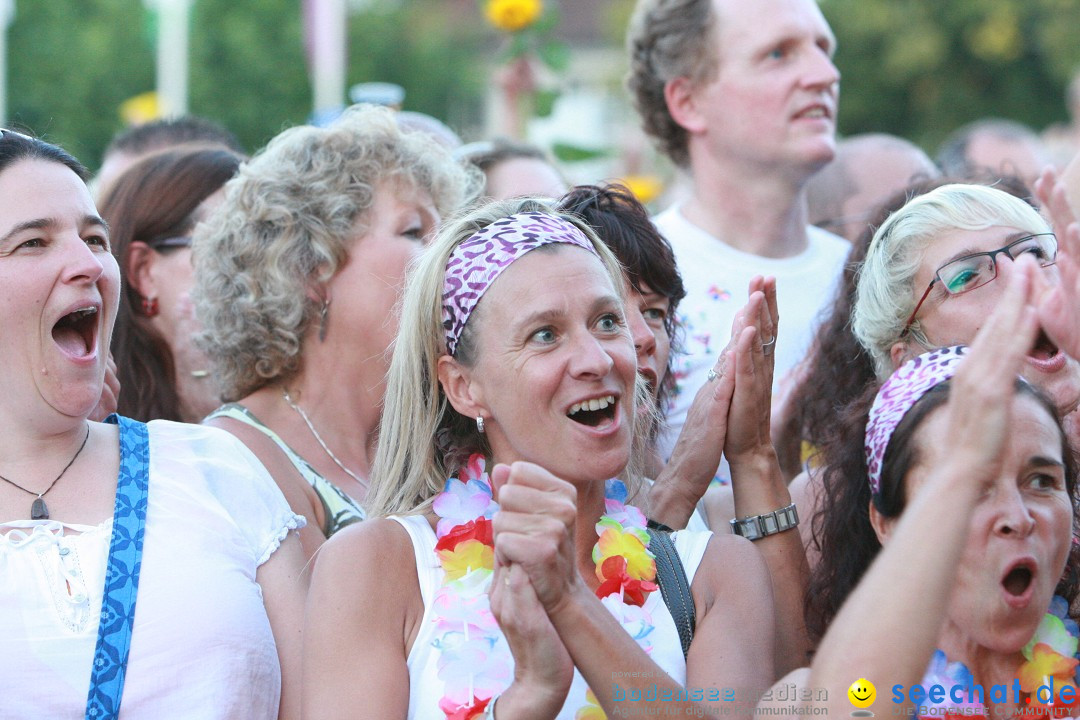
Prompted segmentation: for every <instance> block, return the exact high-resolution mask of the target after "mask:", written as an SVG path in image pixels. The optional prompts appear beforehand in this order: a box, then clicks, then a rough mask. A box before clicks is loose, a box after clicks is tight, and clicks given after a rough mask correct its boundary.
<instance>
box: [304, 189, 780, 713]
mask: <svg viewBox="0 0 1080 720" xmlns="http://www.w3.org/2000/svg"><path fill="white" fill-rule="evenodd" d="M622 288H623V282H622V274H621V269H620V267H619V265H618V264H617V263H616V262H615V260H614V259H613V256H612V255H611V253H610V251H609V250H608V249H607V248H606V246H604V244H603V243H601V242H600V241H599V240H598V239H597V238H596V237H595V236H594V235H593V233H592V231H591V230H589V229H588V228H587V227H586V226H584V225H583V224H582V223H581V222H580V221H578V220H577V219H575V218H573V217H572V216H567V215H564V214H561V213H558V212H555V211H552V210H550V209H549V208H548V207H547V206H546V205H545V204H542V203H539V202H537V201H533V200H527V199H526V200H517V201H509V202H507V203H501V204H493V205H490V206H487V207H484V208H481V209H479V210H476V211H474V212H473V213H471V214H469V215H466V216H464V217H463V218H461V219H459V220H458V221H456V222H454V223H452V224H450V225H448V226H447V227H445V228H444V229H443V231H442V232H441V233H440V235H439V236H438V238H437V239H436V240H435V241H434V243H433V244H432V246H431V247H430V248H429V249H428V250H427V252H426V253H425V255H424V256H423V258H422V260H421V262H420V264H419V266H418V267H417V269H416V271H415V273H414V274H413V275H412V276H411V280H410V285H409V288H408V290H407V291H406V295H405V301H404V307H403V313H402V318H403V321H402V327H401V330H400V332H399V334H398V339H397V342H396V345H395V350H394V357H393V361H392V363H391V369H390V376H389V380H388V386H387V402H386V410H385V412H384V415H383V423H382V433H381V435H380V439H379V450H378V454H377V459H376V465H375V472H374V475H373V488H372V495H371V505H370V507H371V512H372V515H374V516H377V517H378V518H379V519H375V520H369V521H368V522H365V523H363V524H361V525H358V526H356V527H353V528H348V529H346V530H345V531H343V532H341V533H339V534H338V535H337V536H335V537H334V538H332V539H331V540H330V541H329V542H328V543H327V544H326V545H325V546H324V547H323V548H322V550H321V552H320V553H319V557H318V561H317V564H316V568H315V572H314V577H313V582H314V587H313V591H312V595H311V602H312V603H313V604H315V605H316V606H317V607H319V608H320V609H321V610H320V612H319V613H313V614H311V615H309V618H308V624H307V626H306V635H305V662H306V670H305V678H306V679H307V680H306V688H305V696H304V708H305V712H306V713H307V714H310V715H311V716H312V717H320V718H336V717H340V718H345V717H355V716H357V714H363V715H365V716H369V717H380V718H382V717H395V718H402V717H407V718H411V719H417V720H419V719H428V718H432V719H438V720H443V719H444V718H447V717H454V718H481V717H498V718H502V719H503V720H505V719H506V718H515V719H524V720H528V719H529V718H547V719H548V720H550V719H551V718H561V719H567V718H575V717H597V718H598V717H603V714H604V713H606V714H607V715H608V716H613V715H615V714H617V713H619V712H620V711H621V709H622V708H629V707H631V705H630V704H628V703H630V702H631V701H632V700H636V699H639V698H648V699H642V700H641V701H640V702H637V701H635V702H633V703H632V706H633V707H634V708H645V707H648V708H651V709H652V710H653V711H654V712H659V711H661V709H667V708H674V709H678V710H679V711H681V712H687V713H690V712H702V711H704V709H703V708H702V707H701V705H702V704H709V703H712V704H714V705H715V704H718V703H719V701H720V700H719V697H717V698H716V699H715V700H714V699H713V698H712V697H710V696H708V695H707V694H706V691H707V689H710V688H712V689H715V688H720V687H738V688H744V689H746V691H747V692H750V693H754V692H757V691H759V690H760V689H761V688H763V687H765V685H767V684H768V683H769V682H770V680H771V678H772V667H773V660H772V642H773V610H772V602H771V593H770V587H769V579H768V574H767V569H766V567H765V564H764V562H763V561H762V559H761V558H760V557H759V556H758V554H757V552H756V550H755V549H754V548H753V546H752V545H751V544H750V543H749V542H747V541H746V540H744V539H742V538H738V537H734V536H729V535H727V536H712V535H711V534H710V533H708V532H700V533H695V532H691V531H681V532H678V533H675V534H674V535H672V536H671V537H670V540H671V541H672V544H673V546H674V548H673V550H672V552H671V554H672V555H674V556H676V557H677V559H678V561H679V562H680V563H681V564H682V567H683V570H684V572H685V578H686V581H687V584H688V589H689V592H690V594H692V596H693V601H694V602H693V606H694V608H695V610H694V617H693V622H694V623H696V631H695V632H694V633H693V635H692V639H689V638H687V641H688V644H687V645H686V647H685V650H684V647H683V646H682V641H683V638H682V636H680V631H679V628H678V627H676V620H675V619H674V618H675V616H676V615H678V616H680V617H681V613H680V612H679V611H678V610H672V609H670V608H669V607H668V606H667V605H666V604H665V602H664V599H663V597H662V595H663V594H665V593H666V592H667V591H666V590H663V591H661V590H660V589H658V587H657V584H656V581H657V580H658V567H659V562H660V561H659V560H658V558H660V557H661V555H662V552H663V551H661V550H660V546H659V545H656V544H654V542H653V538H652V537H650V533H649V532H648V530H647V528H646V519H645V517H644V516H643V515H642V513H641V512H640V511H638V510H637V509H636V508H634V507H633V503H634V502H635V500H636V498H637V494H636V492H635V491H636V490H637V489H638V488H637V487H634V485H635V483H634V482H631V483H630V485H631V487H630V488H629V489H628V488H627V486H626V485H624V484H622V483H621V482H618V481H613V482H609V480H610V479H611V478H614V477H617V476H619V475H620V474H621V473H623V472H624V470H626V468H627V466H628V463H629V462H630V459H631V441H632V438H633V435H634V427H633V423H634V421H635V419H636V416H637V413H636V412H635V385H636V363H635V350H634V346H633V344H632V341H631V339H630V336H629V333H628V331H627V329H626V322H625V319H624V313H625V307H624V303H625V299H624V297H623V295H622V293H623V290H622ZM751 335H752V334H751ZM752 345H753V343H751V342H749V341H747V342H745V343H742V344H741V346H740V348H739V351H738V352H739V355H738V359H739V361H740V362H747V363H752V362H754V358H753V350H752ZM631 474H632V473H631ZM665 537H667V536H665ZM658 542H662V541H658ZM388 557H393V558H402V559H403V560H402V561H400V562H393V563H387V562H386V560H385V558H388ZM664 557H670V556H667V555H665V556H664ZM686 687H689V688H697V689H699V692H696V693H693V694H692V695H687V694H686V693H685V692H682V691H683V688H686ZM680 693H682V694H680ZM691 697H692V698H693V699H688V698H691Z"/></svg>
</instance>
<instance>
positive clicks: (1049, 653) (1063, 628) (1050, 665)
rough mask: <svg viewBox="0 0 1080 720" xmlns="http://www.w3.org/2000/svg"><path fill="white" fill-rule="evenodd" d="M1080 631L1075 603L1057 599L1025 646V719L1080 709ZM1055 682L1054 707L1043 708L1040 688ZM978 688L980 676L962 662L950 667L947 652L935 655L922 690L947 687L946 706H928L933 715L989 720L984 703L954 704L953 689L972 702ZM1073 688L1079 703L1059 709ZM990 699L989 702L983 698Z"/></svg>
mask: <svg viewBox="0 0 1080 720" xmlns="http://www.w3.org/2000/svg"><path fill="white" fill-rule="evenodd" d="M1078 636H1080V631H1078V628H1077V625H1076V623H1075V622H1074V621H1073V620H1072V619H1070V618H1069V604H1068V602H1067V601H1066V600H1065V598H1063V597H1060V596H1054V599H1053V600H1052V601H1051V602H1050V607H1049V611H1048V612H1047V613H1046V615H1044V616H1043V619H1042V621H1041V622H1040V623H1039V627H1038V628H1037V629H1036V630H1035V634H1034V635H1033V636H1032V638H1031V640H1029V641H1028V644H1027V645H1025V646H1024V649H1023V651H1022V652H1023V655H1024V662H1023V663H1022V664H1021V665H1020V668H1019V670H1018V671H1017V673H1016V678H1017V680H1019V681H1020V691H1021V692H1022V693H1024V695H1025V699H1024V702H1025V703H1028V704H1030V705H1031V707H1028V708H1024V711H1023V712H1022V715H1023V716H1025V717H1032V716H1034V717H1063V716H1066V715H1068V714H1069V709H1070V708H1073V707H1076V705H1077V704H1080V690H1078V689H1077V684H1078V682H1077V681H1078V678H1077V670H1078V668H1077V665H1078V664H1080V660H1078V659H1077V643H1078ZM1051 682H1052V683H1053V688H1054V693H1053V697H1052V698H1051V703H1049V704H1047V703H1042V702H1041V701H1040V700H1038V699H1037V692H1038V690H1039V687H1040V686H1043V685H1046V686H1050V684H1051ZM974 684H975V677H974V676H973V675H972V674H971V671H970V670H968V669H967V667H966V666H965V665H964V664H963V663H962V662H951V663H950V662H948V660H947V659H946V657H945V653H943V652H942V651H941V650H937V651H935V652H934V656H933V658H932V659H931V660H930V667H929V668H927V670H926V675H925V676H924V677H923V680H922V686H923V687H924V688H930V687H932V686H934V685H940V686H941V687H943V688H945V699H944V701H943V702H940V703H933V702H930V701H929V700H927V701H924V702H923V703H922V705H923V706H925V707H927V708H933V710H932V711H931V712H930V714H929V716H932V717H934V718H947V719H949V720H960V718H970V717H972V716H976V717H979V716H981V717H987V716H988V715H989V713H988V712H987V709H986V707H985V706H984V705H983V704H982V703H979V702H966V701H965V702H955V701H954V700H952V699H951V689H952V688H954V687H959V688H961V691H960V692H958V693H957V695H958V696H959V697H962V698H965V699H966V698H967V695H968V691H967V689H968V688H970V687H972V686H973V685H974ZM1066 686H1072V688H1073V697H1075V698H1077V700H1075V701H1073V702H1072V703H1070V704H1069V705H1060V704H1057V705H1055V704H1054V702H1053V701H1054V700H1055V699H1057V698H1058V697H1059V693H1060V692H1061V688H1062V687H1066ZM983 699H984V700H985V697H984V698H983Z"/></svg>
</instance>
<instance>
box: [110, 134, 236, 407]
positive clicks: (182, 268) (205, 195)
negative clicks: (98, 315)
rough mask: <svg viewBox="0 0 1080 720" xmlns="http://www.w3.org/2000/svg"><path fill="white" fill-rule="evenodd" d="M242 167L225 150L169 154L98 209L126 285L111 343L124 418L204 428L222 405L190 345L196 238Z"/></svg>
mask: <svg viewBox="0 0 1080 720" xmlns="http://www.w3.org/2000/svg"><path fill="white" fill-rule="evenodd" d="M242 160H243V158H242V157H241V156H239V155H237V154H236V153H235V152H233V151H231V150H229V149H227V148H225V147H218V146H189V147H187V148H183V147H182V148H178V149H175V150H166V151H163V152H160V153H157V154H154V155H151V156H149V157H147V158H145V159H143V160H141V161H139V162H138V163H137V164H135V165H134V166H132V167H131V168H129V169H128V170H126V171H125V172H124V174H123V175H121V176H120V177H119V178H118V179H117V180H116V182H115V183H114V184H113V185H112V186H111V188H110V190H109V193H108V195H107V196H106V197H105V198H104V200H103V201H102V203H101V215H102V217H103V218H105V220H106V222H108V223H109V228H110V231H111V233H112V240H113V251H114V253H115V255H116V258H117V260H118V262H119V263H120V272H121V275H122V279H123V286H124V289H123V292H122V293H121V294H120V307H119V309H118V311H117V317H116V331H115V333H114V334H113V341H112V353H113V357H114V358H115V360H116V363H117V377H118V379H119V381H120V387H121V390H122V392H121V394H120V401H119V406H118V408H117V410H118V412H120V413H121V414H123V415H127V416H128V417H132V418H135V419H136V420H142V421H144V422H146V421H149V420H158V419H161V420H178V421H184V422H198V421H199V420H201V419H202V418H203V417H205V416H206V415H207V414H209V413H210V411H212V410H213V409H214V408H216V407H217V406H218V405H219V404H220V401H219V398H218V395H217V391H216V388H215V387H214V384H213V382H212V381H211V379H210V378H209V377H208V375H209V373H208V371H207V368H208V367H209V362H208V361H207V359H206V357H205V355H203V353H202V352H201V351H199V350H198V349H197V348H196V347H195V344H194V342H193V341H192V333H193V331H194V330H195V313H194V309H193V305H192V302H191V300H190V298H189V295H188V294H189V292H190V290H191V286H192V285H193V283H194V275H193V270H192V264H191V233H192V231H193V230H194V229H195V226H196V225H197V224H198V223H199V222H200V221H201V220H202V219H203V218H204V217H205V216H206V215H207V214H208V213H209V211H210V210H211V209H212V208H213V207H215V206H216V205H217V204H218V203H219V202H220V201H221V196H222V193H221V189H222V187H223V186H224V185H225V183H226V182H227V181H228V180H229V178H231V177H232V176H233V175H235V174H236V171H237V169H238V168H239V167H240V163H241V161H242Z"/></svg>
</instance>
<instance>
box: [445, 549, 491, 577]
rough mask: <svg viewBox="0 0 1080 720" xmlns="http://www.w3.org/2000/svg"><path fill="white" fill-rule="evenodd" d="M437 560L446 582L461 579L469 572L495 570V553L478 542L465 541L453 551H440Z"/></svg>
mask: <svg viewBox="0 0 1080 720" xmlns="http://www.w3.org/2000/svg"><path fill="white" fill-rule="evenodd" d="M439 560H440V561H441V562H442V567H443V570H444V571H446V578H447V580H448V581H453V580H458V579H460V578H463V577H465V575H466V574H468V573H469V571H470V570H478V569H480V568H483V569H485V570H494V569H495V551H494V550H493V549H492V548H490V547H488V546H487V545H485V544H484V543H482V542H480V541H479V540H466V541H465V542H463V543H458V546H457V547H455V548H454V549H453V550H440V551H439Z"/></svg>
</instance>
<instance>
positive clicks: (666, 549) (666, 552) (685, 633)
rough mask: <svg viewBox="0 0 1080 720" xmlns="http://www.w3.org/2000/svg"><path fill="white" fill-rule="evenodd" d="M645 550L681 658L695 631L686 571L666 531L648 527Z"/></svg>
mask: <svg viewBox="0 0 1080 720" xmlns="http://www.w3.org/2000/svg"><path fill="white" fill-rule="evenodd" d="M649 550H651V551H652V554H653V555H654V556H655V557H656V584H657V585H659V586H660V594H661V595H662V596H663V598H664V604H665V605H667V608H668V612H670V613H671V618H672V619H673V620H674V621H675V629H676V630H678V631H679V642H680V643H681V644H682V651H683V657H684V658H685V657H686V655H687V653H689V652H690V641H691V640H693V639H694V630H695V629H696V628H697V618H696V617H695V608H694V595H693V593H691V592H690V583H689V582H688V581H687V579H686V568H684V567H683V564H682V560H681V559H680V558H679V553H678V551H676V550H675V543H673V542H672V541H671V533H669V532H666V531H664V530H655V529H652V528H650V529H649Z"/></svg>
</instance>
